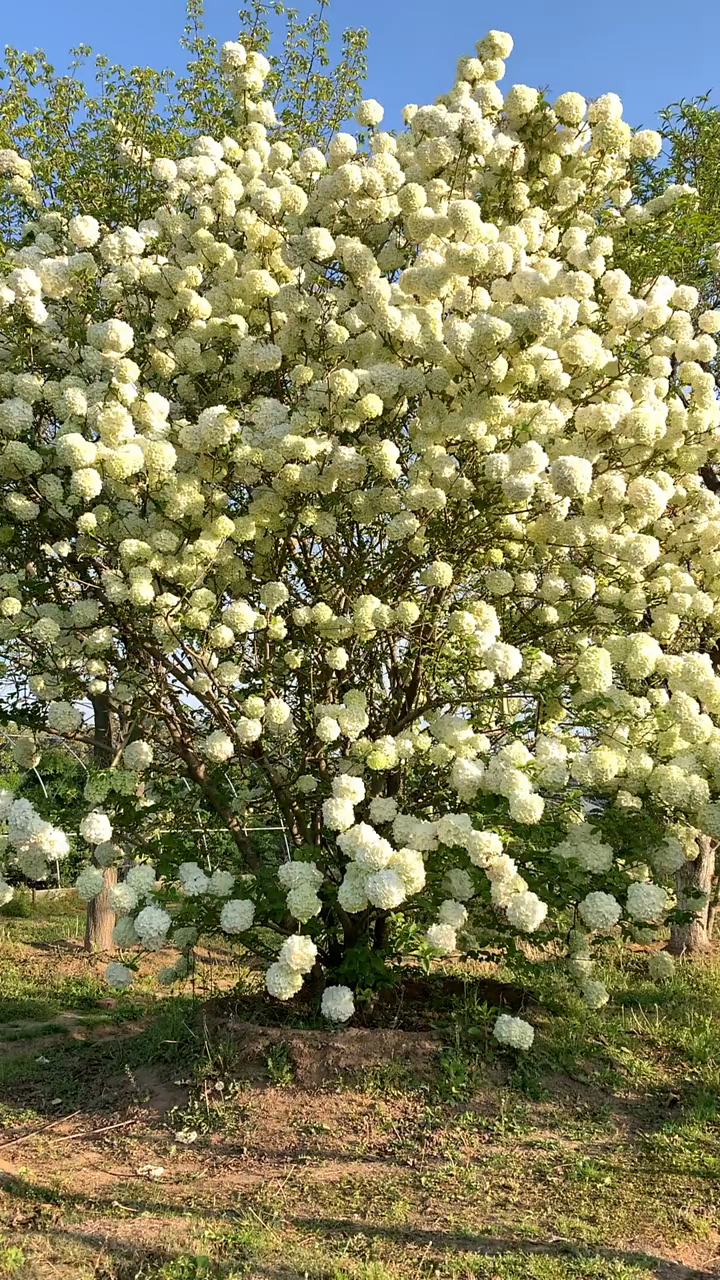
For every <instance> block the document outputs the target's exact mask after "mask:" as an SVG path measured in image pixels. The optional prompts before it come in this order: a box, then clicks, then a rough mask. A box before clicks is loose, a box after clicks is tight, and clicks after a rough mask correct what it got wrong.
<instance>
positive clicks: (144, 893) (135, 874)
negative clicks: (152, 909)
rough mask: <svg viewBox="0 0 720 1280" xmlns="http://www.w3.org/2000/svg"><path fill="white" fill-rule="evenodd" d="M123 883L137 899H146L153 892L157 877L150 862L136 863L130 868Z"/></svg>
mask: <svg viewBox="0 0 720 1280" xmlns="http://www.w3.org/2000/svg"><path fill="white" fill-rule="evenodd" d="M125 883H126V884H128V885H130V887H131V888H132V889H134V891H135V893H136V894H137V895H138V897H139V898H146V897H148V895H149V894H151V893H154V892H155V885H156V883H157V875H156V873H155V868H154V866H153V865H152V863H150V862H138V863H136V864H135V866H134V867H131V868H130V870H129V871H128V873H127V875H126V877H125Z"/></svg>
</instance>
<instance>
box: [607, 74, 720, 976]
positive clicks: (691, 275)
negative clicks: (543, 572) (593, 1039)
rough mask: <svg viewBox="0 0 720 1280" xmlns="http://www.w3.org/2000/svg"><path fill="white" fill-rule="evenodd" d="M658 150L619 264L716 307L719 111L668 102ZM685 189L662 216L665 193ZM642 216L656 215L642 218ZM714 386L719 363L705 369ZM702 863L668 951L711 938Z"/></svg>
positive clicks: (680, 891) (714, 885)
mask: <svg viewBox="0 0 720 1280" xmlns="http://www.w3.org/2000/svg"><path fill="white" fill-rule="evenodd" d="M660 123H661V135H662V138H663V150H662V152H661V154H660V155H659V156H658V157H657V158H656V159H654V160H651V159H649V160H644V161H638V162H637V163H636V166H635V171H634V173H633V175H632V188H633V191H634V193H635V197H636V199H637V200H638V206H637V209H638V213H637V216H636V220H635V221H633V222H631V224H630V225H629V226H628V227H627V230H626V232H625V235H624V237H620V240H619V243H618V246H617V250H616V254H617V262H618V265H620V266H622V267H623V268H624V269H625V270H626V271H627V273H628V275H629V276H630V278H631V279H632V281H633V284H634V285H636V286H637V285H638V284H639V283H640V282H641V281H643V280H649V279H652V278H653V277H658V276H662V275H665V276H671V277H673V278H676V279H682V280H684V281H687V283H688V284H692V285H694V286H695V287H696V288H697V290H698V292H699V295H700V298H701V300H702V303H703V305H704V306H706V307H708V308H717V307H718V306H720V109H719V108H718V107H717V106H715V105H714V103H713V102H712V100H711V95H710V94H705V95H702V96H700V97H697V98H694V99H692V100H691V101H686V100H681V101H680V102H676V103H672V104H671V105H669V106H668V107H666V108H665V109H664V110H663V111H661V112H660ZM677 188H687V189H688V193H687V194H686V195H685V196H683V197H682V198H681V199H679V200H674V201H672V203H671V204H670V205H669V207H668V208H667V210H666V211H663V205H664V204H665V202H666V201H667V200H668V193H669V192H672V191H673V190H675V189H677ZM644 210H649V211H651V212H652V213H653V215H654V216H652V217H649V218H647V220H644V218H645V217H646V214H644V213H643V211H644ZM710 368H711V369H712V370H713V373H714V376H715V381H716V384H717V383H718V379H719V378H720V359H718V357H715V359H714V360H713V361H711V362H710ZM701 471H702V476H703V479H704V481H705V483H706V484H707V485H708V487H709V488H710V489H711V490H712V491H713V492H718V491H719V490H720V476H718V473H717V468H716V467H715V466H714V465H708V464H706V465H704V466H703V467H702V469H701ZM711 656H712V659H713V663H714V665H715V666H716V668H717V667H718V665H720V649H718V647H717V645H716V644H715V643H713V645H712V648H711ZM700 845H701V853H700V857H699V858H697V859H696V860H695V861H693V862H689V863H687V864H686V865H685V866H684V867H683V868H681V870H680V871H679V872H678V874H677V883H676V889H677V895H678V902H679V904H680V905H681V906H682V908H683V916H682V918H681V919H680V920H678V921H677V922H676V923H675V924H674V926H673V929H672V938H671V947H672V949H673V950H674V951H675V952H677V953H682V952H684V951H689V952H694V951H702V950H704V949H705V948H706V947H707V946H708V944H709V942H710V940H711V938H712V931H713V924H714V921H715V916H716V913H717V907H718V899H719V897H720V877H718V875H717V874H716V865H715V864H716V854H715V841H714V840H713V839H711V838H710V837H708V836H704V837H702V838H701V841H700Z"/></svg>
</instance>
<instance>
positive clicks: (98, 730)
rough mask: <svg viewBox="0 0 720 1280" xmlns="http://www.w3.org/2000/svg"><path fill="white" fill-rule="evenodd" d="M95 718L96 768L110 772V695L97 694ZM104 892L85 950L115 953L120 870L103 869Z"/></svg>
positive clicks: (89, 918) (91, 912)
mask: <svg viewBox="0 0 720 1280" xmlns="http://www.w3.org/2000/svg"><path fill="white" fill-rule="evenodd" d="M92 705H93V715H94V717H95V747H94V749H93V759H94V762H95V764H97V765H100V766H101V767H102V768H104V769H107V768H108V767H109V765H110V762H111V760H112V722H111V719H110V709H109V703H108V697H107V694H102V693H101V694H97V695H96V696H95V697H93V699H92ZM103 883H104V888H103V890H102V892H101V893H99V894H98V895H97V897H96V898H93V899H92V900H91V901H90V902H88V904H87V912H86V914H85V944H84V945H85V950H86V951H87V952H89V953H90V954H92V953H93V952H94V951H104V952H107V953H110V952H113V951H114V950H115V944H114V942H113V936H112V935H113V929H114V928H115V912H114V911H113V909H112V907H111V906H110V903H109V901H108V889H109V888H110V885H113V884H117V868H116V867H104V868H103Z"/></svg>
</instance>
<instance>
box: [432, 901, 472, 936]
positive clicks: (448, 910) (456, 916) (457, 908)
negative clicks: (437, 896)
mask: <svg viewBox="0 0 720 1280" xmlns="http://www.w3.org/2000/svg"><path fill="white" fill-rule="evenodd" d="M467 918H468V913H467V909H466V908H465V907H464V906H463V904H462V902H454V901H453V899H452V898H447V899H446V900H445V902H443V903H441V904H440V910H439V911H438V920H439V922H440V924H448V925H450V928H451V929H455V930H457V929H462V928H463V927H464V926H465V925H466V924H467Z"/></svg>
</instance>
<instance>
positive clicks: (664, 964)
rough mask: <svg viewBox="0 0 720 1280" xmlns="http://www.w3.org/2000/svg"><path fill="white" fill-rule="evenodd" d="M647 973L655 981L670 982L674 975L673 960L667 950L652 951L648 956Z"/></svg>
mask: <svg viewBox="0 0 720 1280" xmlns="http://www.w3.org/2000/svg"><path fill="white" fill-rule="evenodd" d="M647 966H648V973H649V974H650V977H651V978H652V979H653V980H654V981H655V982H670V981H671V980H672V979H673V978H674V977H675V961H674V960H673V958H672V956H671V955H670V953H669V951H653V952H651V954H650V955H649V956H648V962H647Z"/></svg>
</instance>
